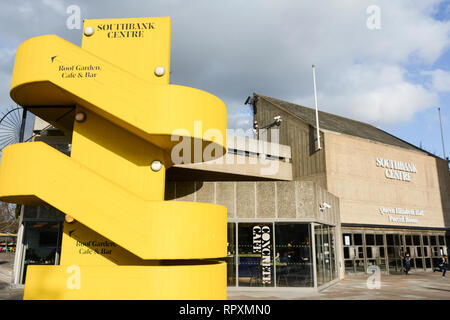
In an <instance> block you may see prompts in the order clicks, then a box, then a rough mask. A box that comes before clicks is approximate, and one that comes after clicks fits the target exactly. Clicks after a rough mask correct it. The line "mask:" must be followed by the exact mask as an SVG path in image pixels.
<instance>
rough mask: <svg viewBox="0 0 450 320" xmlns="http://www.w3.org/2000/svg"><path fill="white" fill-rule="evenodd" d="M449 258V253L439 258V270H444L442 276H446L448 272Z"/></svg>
mask: <svg viewBox="0 0 450 320" xmlns="http://www.w3.org/2000/svg"><path fill="white" fill-rule="evenodd" d="M447 266H448V260H447V255H445V254H444V255H443V256H442V257H441V258H440V259H439V271H442V277H445V273H446V272H447Z"/></svg>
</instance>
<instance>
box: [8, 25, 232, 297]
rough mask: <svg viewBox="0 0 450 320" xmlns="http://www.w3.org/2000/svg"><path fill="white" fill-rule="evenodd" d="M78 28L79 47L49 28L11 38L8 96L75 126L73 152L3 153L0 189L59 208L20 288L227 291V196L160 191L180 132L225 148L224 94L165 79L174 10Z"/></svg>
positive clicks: (58, 293)
mask: <svg viewBox="0 0 450 320" xmlns="http://www.w3.org/2000/svg"><path fill="white" fill-rule="evenodd" d="M83 31H84V34H83V40H82V47H81V48H80V47H78V46H75V45H73V44H72V43H69V42H67V41H65V40H63V39H61V38H59V37H57V36H55V35H48V36H40V37H36V38H32V39H29V40H27V41H25V42H24V43H23V44H22V45H21V46H20V47H19V48H18V50H17V55H16V60H15V66H14V72H13V77H12V84H11V93H10V94H11V97H12V99H13V100H14V101H15V102H16V103H18V104H19V105H21V106H24V107H26V108H27V110H28V111H30V112H32V113H34V114H35V115H36V116H38V117H39V118H41V119H43V120H44V121H46V122H48V123H50V124H51V125H53V126H54V127H56V128H58V129H60V130H62V131H64V132H65V133H67V134H68V135H70V136H71V137H72V142H71V146H72V147H71V152H70V156H67V155H65V154H63V153H61V152H59V151H57V150H56V149H54V148H52V147H50V146H49V145H47V144H45V143H43V142H30V143H24V144H16V145H11V146H9V147H7V148H5V150H4V152H3V155H2V163H1V166H0V199H1V200H2V201H6V202H12V203H20V204H24V205H46V204H47V205H50V206H53V207H54V208H56V209H58V210H59V211H61V212H63V213H64V214H65V215H66V216H65V222H64V226H63V236H62V245H61V258H60V264H59V265H51V266H50V265H47V266H45V265H29V266H28V269H27V273H26V280H25V292H24V298H25V299H226V290H227V288H226V272H227V271H226V264H225V263H223V262H219V261H216V260H215V259H218V258H221V257H225V256H226V255H227V209H226V207H224V206H221V205H216V204H206V203H193V202H183V201H177V202H174V201H164V192H165V172H166V169H168V168H170V167H171V166H173V164H174V161H173V159H172V157H171V151H172V149H173V147H174V146H175V145H176V144H177V143H178V140H179V139H193V140H194V145H200V148H201V149H206V148H209V149H211V148H212V149H214V150H220V151H222V152H216V153H215V154H214V156H212V158H218V157H220V156H221V155H223V154H224V151H225V150H226V142H225V141H224V140H223V138H224V137H225V136H226V135H225V132H226V122H227V121H226V107H225V105H224V103H223V102H222V101H221V100H220V99H218V98H217V97H215V96H213V95H211V94H209V93H207V92H203V91H201V90H197V89H193V88H188V87H183V86H177V85H170V84H169V75H170V35H171V21H170V18H168V17H165V18H137V19H104V20H85V21H84V29H83ZM198 121H201V132H199V130H198V126H196V125H195V123H196V122H198ZM180 129H182V132H183V133H184V134H179V135H177V137H178V140H177V139H174V136H173V133H174V132H180V131H179V130H180ZM208 130H215V131H217V132H219V134H218V135H220V134H221V136H222V140H221V139H217V136H218V135H217V134H216V137H212V136H207V135H205V132H207V131H208ZM30 159H32V161H30ZM198 161H203V159H198V157H194V161H193V162H198Z"/></svg>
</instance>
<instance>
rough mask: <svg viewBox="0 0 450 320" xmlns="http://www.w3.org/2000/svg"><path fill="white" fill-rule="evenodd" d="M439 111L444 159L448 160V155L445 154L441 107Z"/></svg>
mask: <svg viewBox="0 0 450 320" xmlns="http://www.w3.org/2000/svg"><path fill="white" fill-rule="evenodd" d="M438 113H439V123H440V125H441V140H442V151H443V153H444V159H445V160H447V155H446V154H445V144H444V132H443V131H442V120H441V108H438Z"/></svg>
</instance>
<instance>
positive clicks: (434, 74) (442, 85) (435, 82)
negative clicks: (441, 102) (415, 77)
mask: <svg viewBox="0 0 450 320" xmlns="http://www.w3.org/2000/svg"><path fill="white" fill-rule="evenodd" d="M422 74H423V75H426V76H430V77H431V86H430V88H431V89H432V90H434V91H438V92H445V91H450V72H448V71H444V70H441V69H436V70H432V71H424V72H422Z"/></svg>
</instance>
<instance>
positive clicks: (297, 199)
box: [166, 181, 344, 279]
mask: <svg viewBox="0 0 450 320" xmlns="http://www.w3.org/2000/svg"><path fill="white" fill-rule="evenodd" d="M166 200H175V201H197V202H206V203H215V204H220V205H224V206H226V207H227V209H228V219H254V220H255V221H258V219H274V220H276V219H279V220H285V221H289V220H291V221H301V222H317V223H323V224H328V225H333V226H335V227H336V237H335V239H336V243H335V246H336V257H337V261H336V263H337V265H338V270H339V274H340V278H341V279H343V277H344V266H343V263H342V262H341V261H343V260H342V259H343V257H342V250H341V249H340V248H341V225H340V215H339V208H340V204H339V199H338V198H337V197H336V196H334V195H333V194H331V193H329V192H328V191H326V190H325V189H323V188H322V187H320V186H319V185H317V184H316V183H314V182H312V181H274V182H272V181H256V182H247V181H229V182H228V181H226V182H207V181H204V182H202V181H195V182H190V181H180V182H170V181H169V182H166ZM323 202H326V203H328V204H329V205H330V206H331V208H330V209H325V210H323V211H321V210H320V209H319V204H321V203H323Z"/></svg>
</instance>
